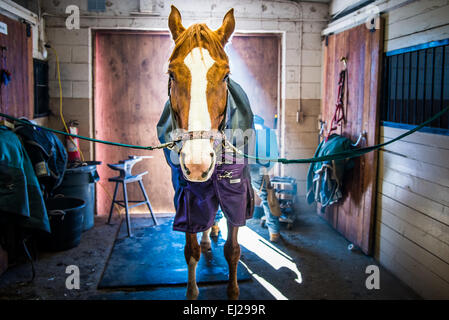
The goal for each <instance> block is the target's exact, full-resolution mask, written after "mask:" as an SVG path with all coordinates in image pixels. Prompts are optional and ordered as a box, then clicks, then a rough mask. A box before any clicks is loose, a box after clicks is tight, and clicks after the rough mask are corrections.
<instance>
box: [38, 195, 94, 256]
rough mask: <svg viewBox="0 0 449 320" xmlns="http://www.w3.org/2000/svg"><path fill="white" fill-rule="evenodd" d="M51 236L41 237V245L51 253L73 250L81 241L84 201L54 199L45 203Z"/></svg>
mask: <svg viewBox="0 0 449 320" xmlns="http://www.w3.org/2000/svg"><path fill="white" fill-rule="evenodd" d="M46 206H47V214H48V219H49V220H50V228H51V234H50V235H45V236H43V237H42V239H41V240H42V241H41V242H42V245H43V247H44V248H45V249H48V250H51V251H61V250H68V249H71V248H74V247H76V246H78V245H79V243H80V241H81V234H82V232H83V222H84V215H83V209H84V208H85V206H86V203H85V202H84V200H81V199H77V198H65V197H64V198H56V199H50V200H48V201H47V203H46Z"/></svg>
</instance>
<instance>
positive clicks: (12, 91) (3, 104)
mask: <svg viewBox="0 0 449 320" xmlns="http://www.w3.org/2000/svg"><path fill="white" fill-rule="evenodd" d="M0 22H3V23H5V24H6V25H7V28H8V34H3V33H0V53H1V51H2V49H1V48H4V51H3V53H4V55H5V56H6V61H4V60H3V59H2V58H1V56H0V60H1V61H0V63H1V68H2V69H6V70H8V71H9V72H11V81H10V82H9V83H8V85H7V86H5V85H4V84H2V85H1V87H0V111H1V112H3V113H6V114H9V115H12V116H15V117H23V116H25V117H28V118H33V103H34V101H33V96H34V93H33V54H32V50H33V48H32V36H31V28H30V29H29V32H30V34H29V35H28V34H27V26H26V25H25V24H24V23H22V22H19V21H16V20H12V19H10V18H7V17H5V16H3V15H0ZM5 62H6V65H5Z"/></svg>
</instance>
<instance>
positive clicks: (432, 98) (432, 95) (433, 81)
mask: <svg viewBox="0 0 449 320" xmlns="http://www.w3.org/2000/svg"><path fill="white" fill-rule="evenodd" d="M429 50H432V54H433V56H432V68H431V69H430V70H431V71H432V86H431V87H430V89H431V93H430V95H431V100H430V114H433V111H434V110H433V106H434V100H435V95H434V90H435V56H436V54H435V53H436V52H435V48H432V49H429ZM431 126H432V127H434V125H431Z"/></svg>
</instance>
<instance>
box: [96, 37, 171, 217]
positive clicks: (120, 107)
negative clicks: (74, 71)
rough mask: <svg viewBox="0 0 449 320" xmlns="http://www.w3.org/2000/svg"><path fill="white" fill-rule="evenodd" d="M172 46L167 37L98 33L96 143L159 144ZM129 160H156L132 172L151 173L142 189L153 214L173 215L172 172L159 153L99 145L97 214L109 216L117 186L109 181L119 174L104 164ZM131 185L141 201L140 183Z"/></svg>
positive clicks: (141, 208) (138, 209)
mask: <svg viewBox="0 0 449 320" xmlns="http://www.w3.org/2000/svg"><path fill="white" fill-rule="evenodd" d="M171 45H172V40H171V38H170V36H169V35H168V33H167V34H161V33H151V32H117V31H98V32H96V34H95V70H94V77H95V88H94V91H95V108H94V110H95V137H96V138H97V139H102V140H109V141H116V142H121V143H127V144H136V145H142V146H148V145H155V144H158V143H159V142H158V139H157V132H156V124H157V122H158V120H159V117H160V115H161V113H162V109H163V107H164V104H165V102H166V100H167V81H168V77H167V74H166V72H167V70H166V69H167V67H166V66H167V61H168V58H169V55H170V51H171V50H170V47H171ZM129 155H146V156H148V155H151V156H154V158H152V159H144V160H142V161H141V162H140V163H138V164H136V165H135V166H134V169H133V173H140V172H143V171H148V174H147V175H146V176H145V177H144V185H145V188H146V190H147V193H148V196H149V198H150V201H151V203H152V205H153V209H154V210H155V211H156V212H173V211H174V206H173V195H174V192H173V187H172V185H171V173H170V169H169V167H168V165H167V163H166V162H165V158H164V155H163V152H162V151H161V150H157V151H143V150H134V149H126V148H118V147H114V146H108V145H104V144H95V158H96V160H98V161H102V162H103V165H101V166H99V168H98V171H99V175H100V177H101V180H100V183H101V186H99V187H97V213H99V214H105V213H107V212H108V211H109V207H110V205H111V199H110V197H111V196H112V194H113V187H114V186H113V183H111V182H108V178H109V177H112V176H115V175H117V172H116V171H113V170H111V169H109V168H108V167H107V166H106V163H117V162H118V161H119V160H123V159H127V158H128V156H129ZM128 186H129V189H128V196H129V199H130V200H132V199H136V200H139V199H143V197H142V194H141V192H140V190H139V189H138V184H137V183H132V184H129V185H128ZM105 189H106V190H105ZM121 196H122V194H121V192H120V193H119V197H121ZM131 211H132V212H134V213H138V212H147V211H148V209H147V208H146V207H145V206H139V207H136V208H133V209H131Z"/></svg>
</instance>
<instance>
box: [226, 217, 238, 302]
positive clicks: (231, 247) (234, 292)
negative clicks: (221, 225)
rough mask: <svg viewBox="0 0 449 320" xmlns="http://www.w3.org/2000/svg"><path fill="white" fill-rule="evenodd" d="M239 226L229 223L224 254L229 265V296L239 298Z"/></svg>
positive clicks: (234, 298) (233, 298) (232, 298)
mask: <svg viewBox="0 0 449 320" xmlns="http://www.w3.org/2000/svg"><path fill="white" fill-rule="evenodd" d="M238 231H239V227H234V226H231V225H230V224H229V223H228V239H227V240H226V243H225V245H224V255H225V258H226V261H227V262H228V266H229V282H228V298H229V299H231V300H237V299H238V298H239V285H238V283H237V264H238V262H239V259H240V245H239V243H238V242H237V233H238Z"/></svg>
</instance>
